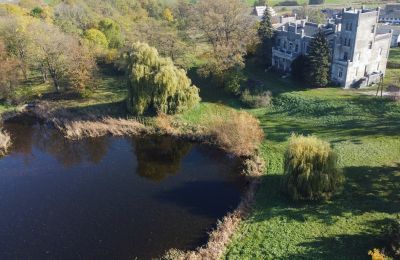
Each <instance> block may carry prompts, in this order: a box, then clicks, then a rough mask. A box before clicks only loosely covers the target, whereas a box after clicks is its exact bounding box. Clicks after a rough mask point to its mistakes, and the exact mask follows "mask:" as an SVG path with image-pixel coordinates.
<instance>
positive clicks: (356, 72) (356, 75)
mask: <svg viewBox="0 0 400 260" xmlns="http://www.w3.org/2000/svg"><path fill="white" fill-rule="evenodd" d="M357 76H358V68H356V77H357Z"/></svg>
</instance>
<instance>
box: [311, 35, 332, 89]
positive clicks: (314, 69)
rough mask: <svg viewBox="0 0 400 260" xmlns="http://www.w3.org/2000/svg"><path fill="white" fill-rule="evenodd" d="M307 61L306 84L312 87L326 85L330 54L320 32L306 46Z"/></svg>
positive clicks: (323, 36) (325, 40) (326, 41)
mask: <svg viewBox="0 0 400 260" xmlns="http://www.w3.org/2000/svg"><path fill="white" fill-rule="evenodd" d="M307 61H308V64H307V69H308V73H307V74H306V76H307V77H306V80H307V82H308V83H309V84H310V85H311V86H313V87H325V86H326V85H328V83H329V69H330V52H329V44H328V40H327V39H326V36H325V34H324V32H323V31H322V30H320V31H319V32H318V33H317V34H316V35H315V36H314V38H313V39H312V40H311V42H310V44H309V46H308V55H307Z"/></svg>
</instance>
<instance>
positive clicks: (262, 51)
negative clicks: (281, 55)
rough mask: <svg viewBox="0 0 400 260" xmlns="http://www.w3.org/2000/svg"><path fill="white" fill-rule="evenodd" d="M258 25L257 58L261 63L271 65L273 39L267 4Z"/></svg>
mask: <svg viewBox="0 0 400 260" xmlns="http://www.w3.org/2000/svg"><path fill="white" fill-rule="evenodd" d="M266 7H267V8H265V11H264V15H263V17H262V20H261V22H260V26H259V27H258V37H259V38H260V42H261V44H260V47H259V51H258V52H259V55H258V56H259V58H260V60H261V63H262V64H265V65H267V66H268V65H271V62H272V46H273V41H274V28H273V27H272V15H271V12H270V9H269V7H268V5H267V6H266Z"/></svg>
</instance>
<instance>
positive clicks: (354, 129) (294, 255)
mask: <svg viewBox="0 0 400 260" xmlns="http://www.w3.org/2000/svg"><path fill="white" fill-rule="evenodd" d="M396 58H397V50H395V51H393V52H392V53H391V60H392V61H393V60H394V59H396ZM247 74H248V75H249V76H250V77H252V78H253V79H257V80H260V81H262V82H263V83H264V87H265V88H266V89H268V90H271V91H272V93H273V94H274V105H273V106H272V107H270V108H262V109H250V110H247V111H248V112H250V113H252V114H253V115H254V116H256V117H257V118H258V119H259V120H260V122H261V126H262V128H263V130H264V132H265V135H266V138H265V140H264V142H263V144H262V146H261V154H262V156H263V157H264V158H265V160H266V161H267V168H268V169H267V173H266V174H265V176H263V184H262V185H261V187H260V189H259V191H258V193H257V197H256V203H255V206H254V211H253V213H252V214H251V216H250V218H249V219H247V220H246V221H244V223H242V225H241V227H240V230H238V231H237V232H236V235H235V236H234V239H233V241H232V243H231V244H230V246H229V247H228V249H227V251H226V255H225V258H227V259H300V258H301V259H368V258H369V257H368V254H367V253H368V250H370V249H372V248H374V247H381V246H383V244H384V243H383V239H382V236H383V234H382V233H383V230H384V226H385V224H386V223H388V220H389V219H393V218H395V217H396V215H397V214H399V213H400V191H399V188H400V134H399V133H400V104H399V103H394V102H392V101H389V100H387V99H382V98H379V97H375V96H369V95H365V94H364V93H362V92H370V91H371V90H364V91H361V90H343V89H340V88H324V89H311V90H309V89H306V88H305V86H304V85H302V84H299V83H296V82H293V81H291V80H290V79H283V78H280V77H277V76H276V75H274V74H271V73H266V72H264V71H262V70H260V69H258V68H256V67H251V66H250V67H248V68H247ZM396 75H397V77H398V75H399V74H397V71H396V70H393V69H389V70H388V74H387V76H388V77H387V78H386V83H387V84H389V83H390V82H393V80H394V78H395V77H396ZM199 85H200V86H203V85H201V84H199ZM201 93H202V94H203V100H204V101H205V102H203V103H201V104H200V105H199V106H198V107H197V108H194V109H193V110H191V111H188V112H187V113H185V114H183V115H181V118H182V119H183V120H187V121H189V122H192V123H196V122H204V121H207V120H208V118H209V117H210V115H212V114H213V113H218V114H223V113H226V112H225V110H229V109H241V107H242V106H241V104H240V103H239V102H237V101H236V100H235V99H234V98H232V97H230V96H228V95H223V93H221V92H220V91H219V90H215V91H213V89H212V88H211V86H205V87H204V86H203V89H202V91H201ZM210 93H212V94H210ZM292 133H299V134H305V135H309V134H313V135H316V136H318V137H320V138H322V139H324V140H326V141H328V142H330V143H331V145H332V146H333V148H334V150H335V152H337V153H338V155H339V167H340V168H341V169H342V170H343V172H344V175H345V184H344V186H343V189H342V190H341V191H340V192H339V193H338V194H336V195H335V196H334V197H333V198H332V199H331V200H329V201H327V202H325V203H293V202H291V201H290V200H288V199H287V197H286V196H284V195H283V194H282V192H281V190H280V188H279V186H280V182H281V176H282V174H283V154H284V151H285V149H286V146H287V140H288V138H289V137H290V136H291V134H292Z"/></svg>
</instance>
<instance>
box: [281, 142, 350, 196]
mask: <svg viewBox="0 0 400 260" xmlns="http://www.w3.org/2000/svg"><path fill="white" fill-rule="evenodd" d="M342 180H343V178H342V175H341V174H340V172H339V170H338V168H337V156H336V154H335V153H334V152H333V151H332V149H331V147H330V144H329V143H328V142H325V141H322V140H320V139H318V138H316V137H314V136H302V135H293V136H292V137H291V138H290V139H289V146H288V148H287V150H286V153H285V176H284V179H283V188H284V190H285V191H286V193H287V194H288V195H289V196H290V197H291V198H292V199H294V200H318V199H326V198H329V197H330V196H331V195H332V194H333V192H334V191H335V190H337V188H338V187H339V186H340V184H341V183H342Z"/></svg>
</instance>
